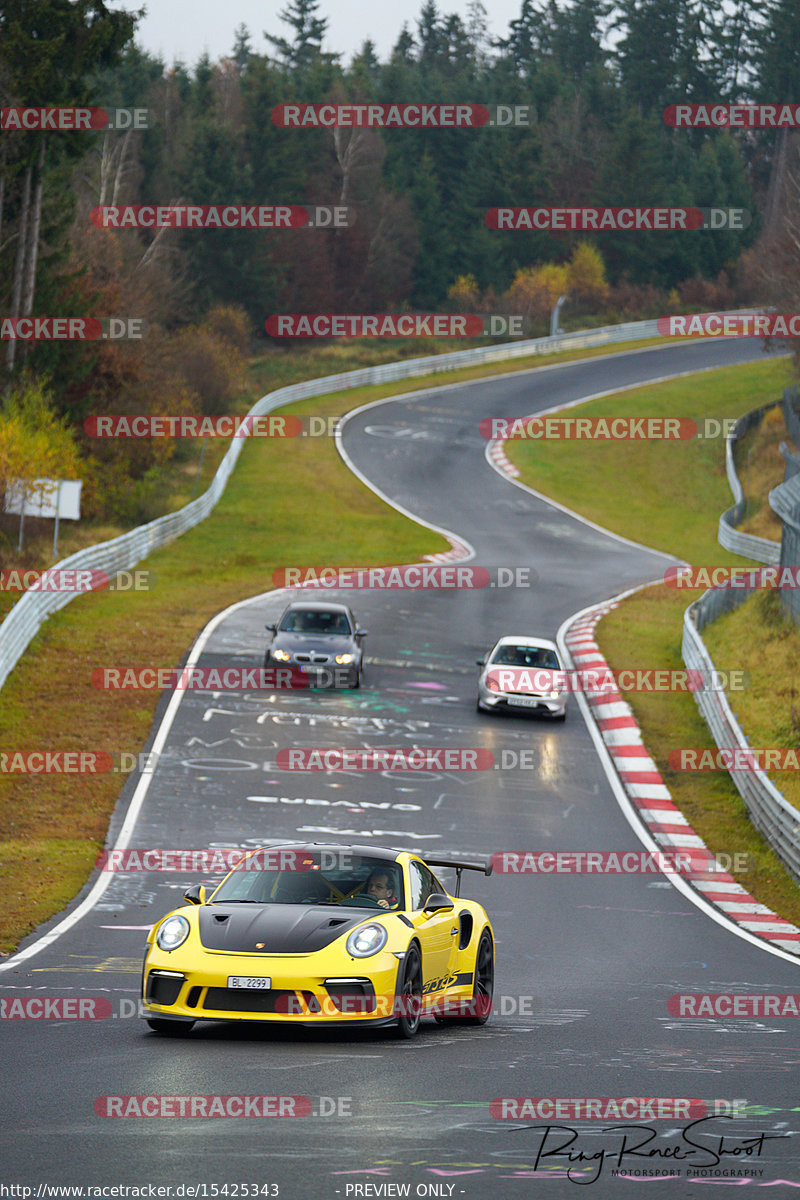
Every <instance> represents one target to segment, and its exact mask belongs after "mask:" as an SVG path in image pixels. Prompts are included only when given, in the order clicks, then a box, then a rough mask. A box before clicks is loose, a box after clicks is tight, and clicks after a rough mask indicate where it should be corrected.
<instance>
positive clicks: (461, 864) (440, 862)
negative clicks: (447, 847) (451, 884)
mask: <svg viewBox="0 0 800 1200" xmlns="http://www.w3.org/2000/svg"><path fill="white" fill-rule="evenodd" d="M423 862H426V863H427V864H428V866H429V867H452V868H453V870H454V871H455V873H456V896H457V897H458V896H460V895H461V872H462V871H482V872H483V874H484V875H491V873H492V871H493V870H494V868H493V866H492V862H491V859H490V860H489V862H466V861H465V860H464V859H460V858H429V857H428V855H427V854H426V855H425V857H424V858H423Z"/></svg>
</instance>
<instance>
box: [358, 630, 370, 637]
mask: <svg viewBox="0 0 800 1200" xmlns="http://www.w3.org/2000/svg"><path fill="white" fill-rule="evenodd" d="M368 633H369V630H368V629H357V630H356V637H357V638H362V637H366V636H367V634H368Z"/></svg>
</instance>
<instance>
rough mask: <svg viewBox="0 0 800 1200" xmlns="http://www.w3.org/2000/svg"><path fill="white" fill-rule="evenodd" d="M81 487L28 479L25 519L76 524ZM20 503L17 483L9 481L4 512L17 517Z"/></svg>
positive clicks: (68, 482)
mask: <svg viewBox="0 0 800 1200" xmlns="http://www.w3.org/2000/svg"><path fill="white" fill-rule="evenodd" d="M82 487H83V482H82V481H81V480H80V479H31V480H30V481H29V483H28V487H27V494H26V495H25V516H26V517H50V518H51V519H52V518H53V517H61V518H62V519H64V520H67V521H79V520H80V516H81V488H82ZM22 499H23V495H22V483H21V481H20V480H18V479H15V480H12V482H11V483H10V484H9V485H8V487H7V488H6V497H5V511H6V512H7V513H21V512H22Z"/></svg>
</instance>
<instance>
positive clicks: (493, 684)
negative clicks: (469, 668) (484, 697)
mask: <svg viewBox="0 0 800 1200" xmlns="http://www.w3.org/2000/svg"><path fill="white" fill-rule="evenodd" d="M486 686H487V688H488V689H489V691H490V692H499V691H500V684H499V683H498V682H497V680H496V679H494V678H493V677H492V676H491V675H490V676H489V678H488V679H487V680H486Z"/></svg>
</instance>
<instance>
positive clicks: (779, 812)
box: [681, 588, 800, 882]
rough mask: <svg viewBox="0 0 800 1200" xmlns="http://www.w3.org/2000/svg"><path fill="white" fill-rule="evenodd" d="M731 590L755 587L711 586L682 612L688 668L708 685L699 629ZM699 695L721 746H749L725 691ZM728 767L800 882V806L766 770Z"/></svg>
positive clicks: (707, 659)
mask: <svg viewBox="0 0 800 1200" xmlns="http://www.w3.org/2000/svg"><path fill="white" fill-rule="evenodd" d="M732 590H734V591H736V592H738V593H739V595H740V596H741V597H742V598H746V597H747V596H748V595H749V594H750V593H751V591H752V589H750V588H744V589H742V588H736V589H731V588H718V589H715V590H714V591H711V592H706V593H705V595H703V596H701V597H700V599H699V600H696V601H695V602H694V604H690V605H689V607H688V608H687V610H686V612H685V613H684V616H683V643H682V647H681V649H682V653H683V661H684V662H685V664H686V666H687V667H688V668H690V669H692V670H695V671H700V672H702V675H703V679H704V681H705V682H706V684H707V685H710V683H711V679H712V676H711V672H712V671H713V670H714V664H713V662H712V661H711V657H710V656H709V653H708V651H707V650H706V647H705V645H704V643H703V639H702V638H701V637H700V630H701V629H702V628H703V627H704V626H705V625H707V624H708V623H709V621H713V620H714V619H715V617H717V616H719V612H720V611H722V609H721V607H720V602H719V600H718V597H719V595H720V593H721V592H728V593H730V592H731V591H732ZM730 607H733V605H730ZM694 697H695V700H696V701H697V704H698V707H699V709H700V712H701V713H702V715H703V717H704V718H705V721H706V724H707V725H708V727H709V729H710V730H711V733H712V735H713V737H714V741H715V742H716V743H717V746H719V747H737V746H739V747H742V748H743V749H745V750H746V749H747V748H748V743H747V739H746V737H745V735H744V733H743V732H742V729H741V727H740V725H739V723H738V721H737V720H736V717H735V716H734V714H733V712H732V711H731V707H730V705H729V704H728V699H727V696H726V695H725V693H724V692H722V691H717V690H712V689H711V687H710V686H708V687H706V688H701V689H700V690H698V691H696V692H695V693H694ZM729 773H730V777H731V779H732V780H733V782H734V784H735V785H736V788H737V790H738V791H739V794H740V795H741V797H742V799H743V800H744V802H745V805H746V806H747V811H748V813H749V814H750V819H751V820H752V822H753V824H754V825H755V826H756V828H757V829H759V830H760V831H761V833H762V834H763V836H764V837H765V838H766V840H767V841H768V842H769V844H770V845H771V846H772V848H773V849H774V850H775V852H776V854H777V855H778V856H779V857H780V859H781V860H782V861H783V862H784V863H785V864H786V866H787V867H788V869H789V870H790V871H791V873H792V875H793V876H794V878H795V879H796V880H798V882H800V812H798V810H797V809H796V808H794V806H793V805H791V804H790V803H789V802H788V800H786V799H784V797H783V796H782V795H781V793H780V792H779V791H778V789H777V788H776V787H775V785H774V784H773V783H772V782H771V780H770V779H769V778H768V777H767V775H766V774H765V773H764V772H763V771H761V770H758V769H757V770H748V771H736V770H732V771H730V772H729Z"/></svg>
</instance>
